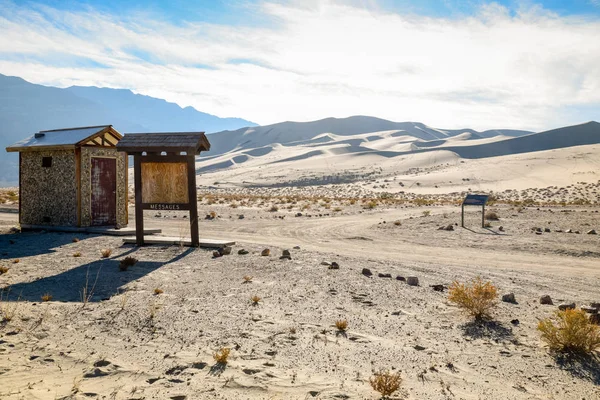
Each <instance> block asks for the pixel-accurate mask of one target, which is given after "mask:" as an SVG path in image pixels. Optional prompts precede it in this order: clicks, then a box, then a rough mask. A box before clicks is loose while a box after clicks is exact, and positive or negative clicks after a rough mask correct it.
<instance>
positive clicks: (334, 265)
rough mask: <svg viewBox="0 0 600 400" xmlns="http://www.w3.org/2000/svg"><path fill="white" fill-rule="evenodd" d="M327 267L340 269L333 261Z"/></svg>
mask: <svg viewBox="0 0 600 400" xmlns="http://www.w3.org/2000/svg"><path fill="white" fill-rule="evenodd" d="M329 269H340V265H339V264H338V263H336V262H335V261H334V262H332V263H331V265H330V266H329Z"/></svg>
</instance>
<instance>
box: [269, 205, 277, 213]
mask: <svg viewBox="0 0 600 400" xmlns="http://www.w3.org/2000/svg"><path fill="white" fill-rule="evenodd" d="M269 211H271V212H275V211H279V207H277V206H271V208H270V209H269Z"/></svg>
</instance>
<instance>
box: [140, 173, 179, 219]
mask: <svg viewBox="0 0 600 400" xmlns="http://www.w3.org/2000/svg"><path fill="white" fill-rule="evenodd" d="M141 170H142V171H141V172H142V204H143V208H144V209H150V210H189V192H188V171H187V163H186V162H142V163H141Z"/></svg>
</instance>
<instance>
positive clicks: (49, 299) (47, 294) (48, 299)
mask: <svg viewBox="0 0 600 400" xmlns="http://www.w3.org/2000/svg"><path fill="white" fill-rule="evenodd" d="M51 300H52V295H51V294H50V293H46V294H44V295H43V296H42V301H51Z"/></svg>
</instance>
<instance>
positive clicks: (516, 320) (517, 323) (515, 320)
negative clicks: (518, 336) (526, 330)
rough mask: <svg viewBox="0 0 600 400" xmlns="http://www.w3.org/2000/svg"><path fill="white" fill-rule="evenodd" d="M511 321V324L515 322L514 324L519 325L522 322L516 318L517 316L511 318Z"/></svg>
mask: <svg viewBox="0 0 600 400" xmlns="http://www.w3.org/2000/svg"><path fill="white" fill-rule="evenodd" d="M510 323H511V324H513V325H515V326H517V325H519V324H520V323H521V322H520V321H519V320H518V319H516V318H515V319H513V320H511V321H510Z"/></svg>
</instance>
